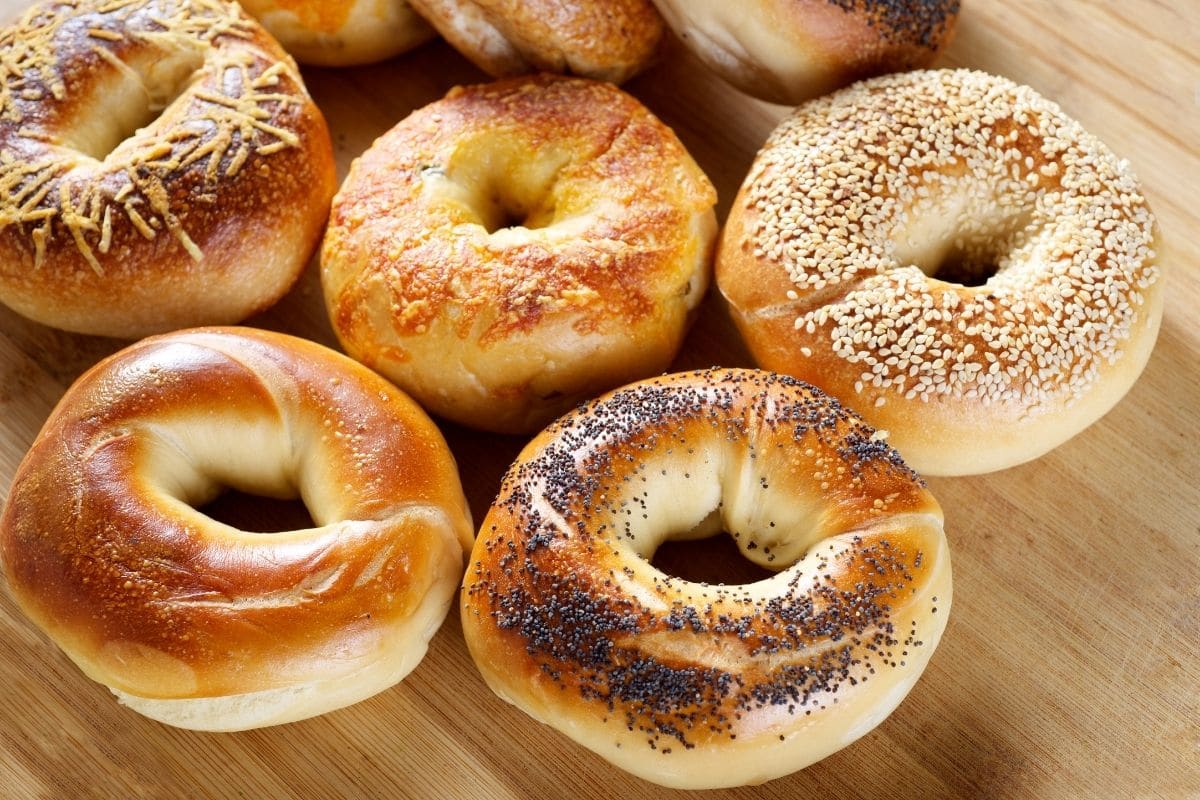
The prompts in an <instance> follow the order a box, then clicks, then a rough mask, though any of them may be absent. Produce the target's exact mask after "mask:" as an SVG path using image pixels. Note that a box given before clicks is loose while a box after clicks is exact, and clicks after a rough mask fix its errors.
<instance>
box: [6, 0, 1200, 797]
mask: <svg viewBox="0 0 1200 800" xmlns="http://www.w3.org/2000/svg"><path fill="white" fill-rule="evenodd" d="M23 5H24V4H23V3H22V2H20V0H0V16H2V17H3V18H4V19H10V18H12V17H13V16H14V15H15V14H16V13H17V11H18V10H19V8H20V7H21V6H23ZM965 6H966V8H965V10H964V11H963V14H962V18H961V22H960V29H959V34H958V37H957V39H956V41H955V43H954V45H953V46H952V48H951V49H950V51H949V52H948V53H947V54H946V56H945V57H944V58H943V60H942V63H943V64H944V65H946V66H971V67H976V68H980V69H983V70H987V71H991V72H995V73H1000V74H1003V75H1007V76H1009V77H1011V78H1014V79H1016V80H1018V81H1021V82H1025V83H1029V84H1031V85H1032V86H1034V87H1035V88H1037V89H1039V90H1040V91H1042V92H1043V93H1044V94H1046V95H1048V96H1049V97H1051V98H1054V99H1056V100H1058V101H1059V102H1060V103H1061V104H1062V105H1063V107H1064V108H1065V109H1066V110H1067V111H1068V113H1071V114H1073V115H1075V116H1076V117H1078V118H1079V119H1080V120H1081V121H1082V122H1083V123H1084V124H1085V126H1087V127H1088V128H1089V129H1090V130H1092V131H1093V132H1095V133H1096V134H1098V135H1099V136H1100V137H1101V138H1102V139H1104V140H1105V141H1106V142H1108V144H1109V145H1110V146H1111V147H1112V148H1113V149H1114V150H1115V151H1117V152H1118V153H1120V154H1121V155H1123V156H1124V157H1126V158H1128V159H1130V161H1131V162H1132V163H1133V165H1134V166H1135V168H1136V170H1137V171H1138V172H1139V173H1140V175H1141V177H1142V179H1143V180H1144V183H1145V188H1146V192H1147V194H1148V196H1149V197H1150V200H1151V203H1152V204H1153V206H1154V207H1155V209H1156V210H1157V212H1158V214H1159V217H1160V221H1161V224H1162V230H1163V248H1162V252H1163V256H1164V258H1163V261H1164V263H1165V265H1166V270H1167V273H1168V274H1167V280H1168V281H1169V282H1170V290H1169V297H1168V300H1167V307H1166V318H1165V321H1164V323H1163V327H1162V333H1161V335H1160V337H1159V341H1158V346H1157V349H1156V350H1155V352H1154V355H1153V357H1152V359H1151V361H1150V363H1149V366H1148V367H1147V369H1146V371H1145V373H1144V374H1143V376H1142V378H1141V380H1140V381H1139V383H1138V384H1137V385H1136V386H1135V387H1134V389H1133V390H1132V391H1131V392H1130V393H1129V395H1128V396H1127V397H1126V398H1125V399H1124V400H1123V401H1122V402H1121V403H1120V405H1119V406H1118V407H1117V408H1116V409H1115V410H1114V411H1112V412H1111V413H1110V414H1109V415H1108V416H1107V417H1105V418H1104V419H1103V420H1102V421H1101V422H1099V423H1098V424H1096V425H1094V426H1092V427H1091V428H1090V429H1088V430H1087V431H1085V432H1084V433H1083V434H1081V435H1079V436H1078V437H1076V438H1075V439H1074V440H1072V441H1071V442H1069V443H1068V444H1066V445H1064V446H1063V447H1061V448H1059V449H1057V450H1056V451H1054V452H1052V453H1051V454H1049V455H1047V456H1045V457H1043V458H1042V459H1040V460H1038V461H1036V462H1034V463H1031V464H1028V465H1025V466H1022V467H1018V468H1014V469H1010V470H1006V471H1004V472H1000V473H997V474H993V475H986V476H981V477H973V478H961V479H936V480H931V481H930V485H931V487H932V489H933V491H934V492H935V494H936V495H937V497H938V498H939V499H940V500H941V502H942V505H943V506H944V508H945V512H946V522H947V533H948V536H949V539H950V542H951V546H952V548H953V556H954V573H955V599H954V608H953V611H952V613H951V617H950V622H949V627H948V629H947V631H946V634H945V638H944V639H943V641H942V644H941V647H940V648H939V650H938V651H937V653H936V655H935V656H934V658H933V661H932V663H931V665H930V667H929V669H928V671H927V672H926V674H925V676H924V678H923V679H922V680H921V682H920V683H919V684H918V685H917V687H916V689H915V690H914V691H913V692H912V694H911V695H910V696H909V698H908V699H907V700H906V701H905V702H904V703H903V704H902V706H901V707H900V708H899V710H898V711H897V712H896V713H895V714H894V715H893V716H892V717H890V718H889V719H888V720H887V721H886V722H885V723H884V724H882V725H881V726H880V727H879V728H878V729H876V730H875V731H874V732H872V733H870V734H869V735H867V736H866V737H865V738H863V739H862V740H860V741H859V742H858V743H856V744H854V745H852V746H851V747H849V748H847V749H845V750H843V751H841V752H839V753H837V754H836V755H834V756H832V757H830V758H829V759H827V760H826V761H824V762H822V763H820V764H817V765H815V766H813V767H811V768H809V769H807V770H805V771H803V772H801V773H798V774H795V775H792V776H790V777H787V778H782V779H779V780H776V781H772V782H770V783H768V784H765V785H763V786H759V787H747V788H741V789H736V790H729V791H725V792H714V793H712V796H714V797H715V796H722V797H739V798H754V797H821V796H839V797H861V798H900V799H904V798H938V797H964V798H992V797H995V798H1040V799H1041V800H1045V799H1046V798H1093V797H1094V798H1144V797H1145V798H1149V797H1163V798H1172V799H1174V798H1189V797H1200V488H1197V487H1198V484H1200V454H1198V448H1200V325H1197V324H1196V321H1197V317H1198V315H1200V311H1198V310H1197V309H1198V308H1200V277H1198V275H1200V272H1198V269H1197V268H1198V266H1200V244H1198V242H1200V215H1198V213H1197V211H1198V209H1200V61H1198V60H1197V54H1198V53H1200V34H1198V31H1200V18H1198V17H1197V12H1198V11H1200V9H1198V8H1197V6H1196V3H1195V0H1187V2H1175V3H1166V2H1157V1H1154V0H1132V1H1131V2H1116V0H1011V2H1006V3H998V2H991V1H990V0H966V1H965ZM305 76H306V79H307V80H308V82H309V86H310V88H311V90H312V92H313V94H314V95H315V96H316V99H317V101H318V103H319V104H320V105H321V107H322V108H323V109H324V111H325V113H326V115H327V116H328V119H329V122H330V126H331V128H332V129H333V133H334V140H335V143H336V147H337V150H338V156H339V167H340V169H341V172H342V174H345V170H346V168H347V166H348V165H349V162H350V160H351V158H353V157H354V156H355V155H357V154H358V153H360V152H361V151H362V150H363V149H364V148H366V147H367V146H368V145H369V144H370V143H371V142H372V140H373V139H374V138H375V137H376V136H377V135H379V134H380V133H382V132H383V131H385V130H386V129H387V128H389V127H390V126H391V125H393V124H394V123H395V122H396V121H398V120H399V119H401V118H402V117H404V116H405V115H407V114H408V113H409V112H410V111H411V110H412V109H414V108H416V107H418V106H420V105H422V104H424V103H426V102H429V101H431V100H433V99H435V98H437V97H440V96H441V95H442V94H443V93H444V92H445V91H446V90H447V89H448V88H449V87H450V86H452V85H453V84H455V83H460V82H473V81H478V80H481V79H482V75H481V74H480V73H478V72H477V71H476V70H474V68H472V67H471V66H470V65H469V64H467V62H465V61H464V60H463V59H461V58H460V57H459V56H457V54H455V53H454V52H453V51H452V50H451V49H450V48H448V47H447V46H446V45H444V44H442V43H433V44H430V45H427V46H425V47H423V48H421V49H420V50H419V51H417V52H414V53H412V54H410V55H408V56H405V57H402V58H399V59H396V60H394V61H391V62H388V63H385V64H381V65H378V66H373V67H367V68H359V69H347V70H306V71H305ZM627 88H628V89H629V90H630V91H631V92H632V93H633V94H635V95H636V96H638V97H639V98H641V99H642V100H643V101H644V102H645V103H646V104H648V105H649V106H650V107H651V108H652V109H653V110H654V111H655V112H656V113H658V114H659V115H660V116H661V117H662V118H663V119H664V120H665V121H666V122H667V123H669V124H670V125H672V126H674V127H675V129H676V130H677V131H678V132H679V135H680V137H681V138H682V139H683V141H684V143H685V144H686V145H687V146H688V147H689V148H690V149H691V151H692V153H693V154H694V155H695V157H696V159H697V160H698V161H699V162H700V164H701V166H702V167H704V168H705V169H706V170H707V172H708V174H709V175H710V176H711V177H712V179H713V181H714V183H715V184H716V185H717V188H718V190H719V191H720V195H721V206H720V209H719V211H720V213H721V215H722V216H723V215H724V213H725V211H726V210H727V209H728V206H729V202H730V199H731V198H732V197H733V194H734V192H735V190H736V188H737V186H738V184H739V183H740V181H741V179H742V177H743V175H744V174H745V172H746V170H747V168H748V167H749V164H750V161H751V159H752V158H753V156H754V154H755V152H756V150H757V148H758V147H759V145H760V144H761V143H762V141H763V140H764V138H765V137H766V135H767V133H768V132H769V131H770V130H771V128H772V127H773V126H774V124H775V123H776V122H777V121H778V120H779V119H780V118H781V117H782V116H783V115H784V113H785V112H786V109H783V108H780V107H776V106H769V105H765V104H761V103H757V102H754V101H751V100H749V99H747V98H745V97H743V96H740V95H738V94H737V93H736V92H734V91H733V90H731V89H729V88H728V87H726V86H724V85H723V84H721V83H720V82H719V81H717V80H715V79H713V78H711V77H710V76H708V75H707V74H706V73H705V72H704V71H703V69H702V68H700V66H699V65H698V64H697V63H696V62H695V61H693V60H692V59H690V58H689V57H687V56H686V55H685V54H684V53H683V52H682V51H681V50H680V49H679V48H678V47H677V46H673V45H668V46H667V48H666V50H665V52H664V56H663V59H662V61H661V63H660V64H659V65H658V66H656V67H655V68H653V69H651V70H650V71H649V72H647V73H646V74H644V75H643V76H641V77H639V78H637V79H636V80H634V81H633V82H631V83H630V84H628V86H627ZM249 324H252V325H257V326H261V327H268V328H275V329H279V330H284V331H289V332H292V333H296V334H300V335H303V336H307V337H310V338H312V339H315V340H317V341H320V342H324V343H326V344H330V345H332V344H333V343H334V340H333V337H332V334H331V331H330V329H329V327H328V323H327V322H326V320H325V316H324V311H323V307H322V303H321V297H320V290H319V286H318V283H317V280H316V273H315V269H313V268H311V267H310V269H309V270H308V272H307V274H306V275H305V277H304V279H303V280H302V281H301V283H300V284H299V285H298V286H297V287H296V289H295V290H294V291H293V292H292V293H291V294H290V295H289V296H288V297H287V298H286V299H285V300H284V301H283V302H281V303H280V304H279V305H278V306H276V307H275V308H273V309H271V310H270V311H269V312H267V313H265V314H263V315H261V316H259V317H256V318H254V319H252V320H250V321H249ZM122 344H123V343H121V342H117V341H113V340H106V339H98V338H89V337H82V336H74V335H70V334H65V333H61V332H58V331H54V330H50V329H48V328H45V327H41V326H39V325H36V324H33V323H30V322H27V321H25V320H23V319H21V318H19V317H18V316H16V315H15V314H13V313H11V312H9V311H7V310H4V309H0V493H2V494H0V499H3V498H4V497H6V496H7V491H8V486H9V483H10V481H11V479H12V475H13V472H14V470H15V469H16V466H17V463H18V461H19V460H20V458H21V456H22V454H23V453H24V451H25V449H26V448H27V447H28V446H29V444H30V443H31V442H32V440H33V438H34V436H35V434H36V432H37V430H38V428H39V427H40V425H41V423H42V421H43V420H44V419H45V418H46V416H47V415H48V414H49V412H50V410H51V408H52V407H53V405H54V403H55V402H56V401H57V400H58V398H59V397H60V396H61V394H62V392H63V391H64V390H65V388H66V387H67V386H68V385H69V383H70V382H71V381H72V380H73V379H74V378H75V377H76V376H78V375H79V374H80V372H82V371H83V370H84V369H85V368H87V367H88V366H89V365H91V364H92V363H94V362H95V361H96V360H98V359H99V358H101V357H102V356H104V355H106V354H108V353H110V352H112V351H114V350H115V349H117V348H118V347H120V346H121V345H122ZM750 363H751V362H750V359H749V357H748V356H747V354H746V352H745V351H744V350H743V349H742V347H741V346H740V345H739V343H738V341H737V337H736V335H735V333H734V331H733V329H732V327H731V325H730V323H729V321H728V319H727V318H726V317H725V315H724V314H723V312H722V310H721V309H720V307H719V306H718V305H717V304H716V303H715V302H713V301H712V300H711V299H710V301H709V303H708V305H707V306H706V307H705V309H704V314H703V315H702V317H701V318H700V320H699V322H698V323H697V325H696V327H695V328H694V330H693V331H692V333H691V335H690V336H689V338H688V340H687V343H686V346H685V350H684V352H683V353H682V354H681V355H680V357H679V360H678V364H677V366H678V367H680V368H683V367H693V366H707V365H710V364H729V365H749V364H750ZM444 429H445V431H446V434H447V437H448V439H449V440H450V442H451V445H452V447H453V449H454V451H455V454H456V456H457V457H458V460H459V464H460V466H461V469H462V477H463V482H464V484H465V486H466V489H467V492H468V495H469V497H470V500H471V503H472V508H473V511H474V514H475V516H476V519H477V520H478V519H481V518H482V516H483V514H484V512H485V510H486V508H487V505H488V503H489V502H490V501H491V499H492V497H493V495H494V493H495V491H496V489H497V485H498V480H499V477H500V474H501V472H502V471H503V469H504V468H505V467H506V466H507V464H508V462H509V460H510V459H511V458H512V457H513V455H515V453H516V451H517V450H518V448H519V447H520V445H521V441H520V440H519V439H515V438H505V437H498V436H488V435H482V434H478V433H472V432H469V431H465V430H462V429H459V428H456V427H454V426H450V425H447V426H444ZM0 687H2V688H0V795H3V796H6V797H18V798H26V797H31V798H32V797H36V798H63V797H66V798H88V797H97V798H118V797H120V798H125V797H146V798H182V797H247V798H265V797H272V798H274V797H319V798H332V797H402V796H412V797H437V798H446V797H487V798H506V797H514V798H515V797H536V798H549V797H577V798H593V797H596V798H599V797H610V796H620V797H627V798H640V797H666V796H671V795H672V794H673V793H671V792H667V791H664V790H661V789H659V788H657V787H654V786H652V785H650V784H647V783H644V782H642V781H639V780H638V779H635V778H632V777H630V776H628V775H626V774H624V773H622V772H620V771H618V770H616V769H614V768H612V767H610V766H608V765H607V764H606V763H605V762H603V761H602V760H600V759H599V758H598V757H596V756H594V755H592V754H591V753H590V752H589V751H586V750H583V749H581V748H579V747H577V746H575V745H574V744H573V743H571V742H569V741H568V740H567V739H565V738H564V737H562V736H560V735H559V734H557V733H555V732H554V731H552V730H550V729H548V728H545V727H542V726H540V725H538V724H535V723H534V722H532V721H531V720H529V719H528V718H526V717H525V716H523V715H522V714H521V713H520V712H517V711H516V710H514V709H512V708H510V707H509V706H507V705H505V704H504V703H502V702H501V701H499V700H497V699H496V698H495V697H493V696H492V694H491V693H490V692H489V691H488V690H487V689H486V687H485V686H484V684H483V683H482V681H481V680H480V678H479V677H478V675H477V674H476V672H475V669H474V667H473V665H472V663H471V661H470V659H469V657H468V655H467V652H466V650H465V648H464V646H463V642H462V636H461V628H460V626H459V623H458V621H457V618H456V616H455V615H454V614H451V616H450V618H449V619H448V620H447V621H446V624H445V626H444V627H443V628H442V630H441V631H440V633H439V634H438V635H437V636H436V638H435V639H434V641H433V643H432V647H431V650H430V653H429V655H428V657H427V659H426V660H425V661H424V662H423V663H422V664H421V666H420V667H419V668H418V669H417V670H416V671H415V672H414V673H413V674H412V675H411V676H410V677H409V678H408V679H407V680H406V681H404V682H403V683H402V684H401V685H399V686H398V687H396V688H394V689H392V690H390V691H387V692H384V693H383V694H381V695H379V696H377V697H375V698H373V699H371V700H369V701H367V702H364V703H361V704H359V705H357V706H354V707H352V708H349V709H345V710H343V711H339V712H336V713H333V714H329V715H327V716H325V717H322V718H319V719H314V720H310V721H306V722H302V723H297V724H292V725H287V726H282V727H278V728H272V729H267V730H260V731H254V732H248V733H241V734H224V735H213V734H198V733H192V732H188V731H180V730H174V729H171V728H167V727H164V726H162V725H159V724H157V723H154V722H151V721H149V720H146V719H143V718H141V717H139V716H137V715H136V714H133V713H131V712H129V711H126V710H125V709H123V708H121V707H119V706H118V705H117V704H116V702H115V701H114V700H113V698H112V697H111V696H110V695H109V693H108V692H107V690H105V689H104V688H103V687H101V686H98V685H96V684H93V683H91V682H89V681H88V680H87V679H85V678H84V677H83V676H82V675H81V674H80V672H79V671H78V670H77V669H76V668H75V667H74V666H73V665H72V664H71V663H70V662H69V661H68V660H67V659H66V658H65V657H64V656H63V655H62V654H61V653H60V652H59V651H58V650H57V649H56V648H55V647H54V646H53V645H52V644H51V643H50V642H49V641H48V640H47V639H46V638H45V637H44V636H43V635H42V634H41V633H40V632H38V631H37V630H36V629H35V628H33V627H32V626H31V625H30V624H29V623H28V622H27V621H26V620H25V619H24V618H23V617H22V615H21V614H20V613H19V612H18V611H17V610H16V608H15V606H14V605H13V603H12V601H11V600H10V599H8V597H7V594H0ZM681 796H682V794H681Z"/></svg>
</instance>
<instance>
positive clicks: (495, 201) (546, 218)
mask: <svg viewBox="0 0 1200 800" xmlns="http://www.w3.org/2000/svg"><path fill="white" fill-rule="evenodd" d="M489 212H490V213H489V214H488V215H487V216H486V217H485V218H484V220H483V227H484V228H486V229H487V232H488V233H496V232H497V231H502V230H507V229H510V228H525V229H527V230H536V229H538V228H545V227H546V226H547V225H549V224H550V220H551V219H552V218H553V216H554V209H553V208H550V209H545V208H538V209H537V210H530V209H529V208H527V207H525V206H524V205H522V204H520V203H518V202H516V201H515V200H514V199H513V198H510V197H503V196H499V197H493V198H492V202H491V208H490V209H489Z"/></svg>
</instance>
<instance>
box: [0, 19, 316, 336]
mask: <svg viewBox="0 0 1200 800" xmlns="http://www.w3.org/2000/svg"><path fill="white" fill-rule="evenodd" d="M159 112H161V113H159ZM156 115H157V116H156ZM143 126H144V127H143ZM335 182H336V178H335V174H334V165H333V151H332V147H331V145H330V141H329V131H328V129H327V128H326V126H325V121H324V119H323V118H322V116H321V114H320V112H319V111H318V110H317V108H316V106H315V105H314V104H313V103H312V101H311V100H310V99H309V97H308V95H307V93H306V92H305V88H304V85H303V83H302V82H301V80H300V75H299V73H298V72H297V71H296V66H295V64H294V63H293V62H292V60H291V59H290V58H289V57H288V56H287V55H286V54H285V53H284V52H283V51H282V50H281V49H280V48H279V46H278V44H276V43H275V41H274V39H272V38H271V37H270V36H269V35H268V34H267V33H266V32H265V31H264V30H263V29H262V28H261V27H260V26H259V25H258V23H256V22H255V21H254V20H252V19H250V18H249V17H247V16H246V15H245V14H244V13H243V12H242V11H241V10H240V9H239V8H238V6H237V5H236V4H234V3H226V2H220V1H219V0H132V2H121V3H103V2H100V1H99V0H76V1H75V2H42V3H39V4H37V5H35V6H33V7H32V8H31V9H30V10H29V11H27V12H26V13H25V15H24V16H22V17H21V19H20V20H18V21H17V22H16V23H15V24H13V25H11V26H9V27H8V28H6V29H4V30H3V31H0V301H3V302H4V303H5V304H6V305H8V306H10V307H11V308H13V309H14V310H16V311H17V312H19V313H21V314H23V315H25V316H27V317H29V318H31V319H34V320H37V321H39V322H43V323H45V324H47V325H53V326H55V327H59V328H65V329H67V330H71V331H77V332H81V333H92V334H105V335H109V336H122V337H135V336H141V335H143V334H146V333H152V332H158V331H164V330H168V329H172V328H178V327H182V326H186V325H194V324H201V323H213V322H233V321H236V320H239V319H242V318H244V317H246V316H249V315H250V314H252V313H253V312H255V311H257V310H259V309H262V308H264V307H266V306H268V305H270V304H271V303H273V302H274V301H275V300H277V299H278V298H279V297H280V296H282V295H283V293H284V292H286V291H287V289H288V288H289V287H290V286H291V285H292V283H293V282H294V281H295V279H296V278H297V276H299V274H300V272H301V270H302V269H303V268H304V266H305V264H306V263H307V262H308V259H309V257H310V255H311V253H312V249H313V247H314V246H315V244H316V241H317V238H318V237H319V236H320V233H321V226H322V224H323V223H324V221H325V216H326V214H327V213H328V205H329V200H330V198H331V197H332V195H333V191H334V188H335Z"/></svg>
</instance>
